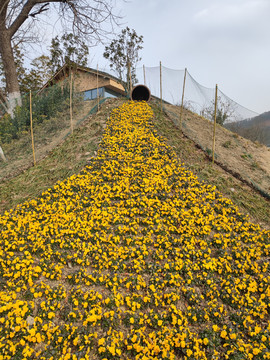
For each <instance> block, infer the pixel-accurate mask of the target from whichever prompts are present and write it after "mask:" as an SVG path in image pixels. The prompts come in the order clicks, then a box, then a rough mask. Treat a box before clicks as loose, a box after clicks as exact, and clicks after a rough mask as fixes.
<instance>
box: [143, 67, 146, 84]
mask: <svg viewBox="0 0 270 360" xmlns="http://www.w3.org/2000/svg"><path fill="white" fill-rule="evenodd" d="M143 81H144V85H145V86H146V76H145V66H144V65H143Z"/></svg>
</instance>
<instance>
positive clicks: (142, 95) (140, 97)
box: [131, 85, 151, 101]
mask: <svg viewBox="0 0 270 360" xmlns="http://www.w3.org/2000/svg"><path fill="white" fill-rule="evenodd" d="M150 96H151V94H150V90H149V89H148V87H147V86H145V85H137V86H135V87H134V89H133V90H132V93H131V99H132V100H135V101H149V99H150Z"/></svg>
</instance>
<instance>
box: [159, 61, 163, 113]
mask: <svg viewBox="0 0 270 360" xmlns="http://www.w3.org/2000/svg"><path fill="white" fill-rule="evenodd" d="M159 70H160V111H161V112H162V67H161V61H160V62H159Z"/></svg>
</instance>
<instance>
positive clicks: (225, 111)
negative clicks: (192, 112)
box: [202, 96, 234, 126]
mask: <svg viewBox="0 0 270 360" xmlns="http://www.w3.org/2000/svg"><path fill="white" fill-rule="evenodd" d="M202 115H203V116H205V117H206V118H207V119H209V120H211V121H214V120H215V101H214V100H213V101H212V103H211V105H210V106H209V107H206V108H205V109H203V111H202ZM233 116H234V109H233V107H232V105H231V104H230V103H229V102H225V101H222V100H221V98H220V96H219V97H218V98H217V112H216V122H217V124H219V125H221V126H223V125H224V124H225V123H226V121H227V120H228V119H232V117H233Z"/></svg>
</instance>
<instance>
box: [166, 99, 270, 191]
mask: <svg viewBox="0 0 270 360" xmlns="http://www.w3.org/2000/svg"><path fill="white" fill-rule="evenodd" d="M165 109H166V110H167V114H168V116H169V117H170V118H171V119H172V120H173V121H174V123H175V124H176V125H178V124H179V115H180V109H179V107H176V106H172V105H165ZM183 133H184V134H185V135H186V136H187V137H188V138H189V139H192V140H193V141H194V143H195V144H197V145H198V146H199V147H200V148H201V149H203V150H204V152H205V153H207V154H208V155H209V157H210V158H212V146H213V123H211V122H210V121H209V120H207V119H205V118H203V117H200V116H198V115H196V114H194V113H192V112H190V111H188V110H184V112H183ZM215 161H216V163H218V164H219V165H220V166H221V167H222V168H224V169H225V170H226V171H227V172H228V173H230V174H232V175H233V176H235V177H237V178H239V179H241V180H242V181H243V182H246V183H248V184H249V185H251V186H253V187H254V188H256V189H257V190H258V191H261V193H262V194H265V195H266V197H267V198H270V148H268V147H266V146H264V145H262V144H259V143H254V142H252V141H250V140H248V139H245V138H243V137H241V136H239V135H238V134H235V133H233V132H231V131H228V130H227V129H225V128H224V127H222V126H220V125H218V124H217V127H216V142H215Z"/></svg>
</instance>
